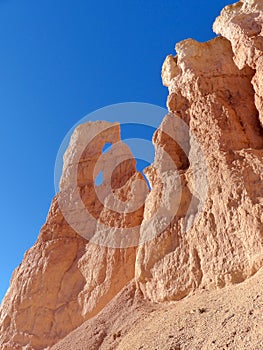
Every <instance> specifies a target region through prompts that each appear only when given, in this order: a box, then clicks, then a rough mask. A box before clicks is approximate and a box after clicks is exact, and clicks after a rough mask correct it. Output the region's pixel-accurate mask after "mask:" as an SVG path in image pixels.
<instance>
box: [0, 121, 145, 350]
mask: <svg viewBox="0 0 263 350" xmlns="http://www.w3.org/2000/svg"><path fill="white" fill-rule="evenodd" d="M89 135H93V136H94V135H97V137H96V139H94V140H93V142H92V143H91V144H89V146H88V147H85V142H86V145H87V144H88V142H87V139H88V137H89ZM119 140H120V127H119V124H111V123H105V122H97V123H96V122H95V123H87V124H84V125H81V126H79V127H78V128H77V129H76V130H75V132H74V133H73V135H72V138H71V143H70V145H69V148H68V150H67V152H66V155H65V165H64V170H63V175H62V179H61V193H60V194H58V195H57V196H56V197H55V198H54V200H53V203H52V205H51V208H50V211H49V214H48V217H47V222H46V224H45V225H44V226H43V228H42V230H41V232H40V236H39V239H38V241H37V242H36V244H35V245H34V246H33V248H31V249H30V250H29V251H28V252H27V253H26V254H25V257H24V260H23V262H22V264H21V265H20V266H19V267H18V268H17V269H16V271H15V272H14V274H13V277H12V281H11V286H10V288H9V290H8V292H7V294H6V296H5V299H4V300H3V303H2V306H1V314H0V317H1V333H0V344H1V349H10V350H11V349H12V350H13V349H35V350H37V349H44V348H46V347H48V346H50V345H52V344H55V343H56V342H57V341H58V340H60V339H62V338H63V337H64V336H66V335H67V334H68V333H70V332H71V331H72V330H73V329H75V328H76V327H78V326H79V325H80V324H82V323H83V322H84V320H86V319H88V318H90V317H92V316H93V315H95V314H96V313H98V311H100V310H101V309H102V308H103V307H104V306H105V305H106V304H107V303H108V302H109V301H110V300H111V299H112V297H113V296H115V295H116V294H117V293H118V292H119V291H120V290H121V289H122V288H123V287H124V286H125V285H126V284H127V283H128V282H129V281H130V280H131V279H132V278H133V277H134V265H135V253H136V249H135V248H134V247H131V248H126V249H118V248H114V246H113V247H112V248H110V247H106V246H105V245H104V246H103V245H98V244H96V243H92V242H91V241H88V240H87V239H85V237H82V236H81V235H80V234H79V233H76V231H74V229H73V228H72V227H71V225H70V224H72V222H73V226H74V219H77V220H80V219H83V220H84V221H81V220H80V221H79V222H78V223H77V224H78V225H80V226H78V225H77V226H75V227H76V228H77V229H78V228H81V227H82V226H81V225H84V226H85V225H86V226H88V228H89V230H88V231H87V232H86V233H87V234H89V235H90V236H89V238H91V239H92V236H94V237H96V235H97V234H99V232H98V227H96V225H94V226H92V224H93V222H90V220H89V219H88V217H87V216H86V217H84V216H81V215H80V216H79V215H78V214H79V213H78V210H76V212H74V208H72V206H71V204H74V205H77V208H78V205H79V204H80V202H76V198H77V197H76V192H78V193H79V195H80V197H81V199H82V200H83V202H85V201H86V203H85V204H86V205H87V207H88V208H89V210H90V211H91V212H92V215H94V217H95V219H96V220H95V223H96V222H97V223H99V221H100V218H102V221H103V220H105V217H106V216H107V215H109V213H108V212H107V209H105V208H103V202H102V203H100V201H99V200H96V197H95V195H96V193H95V191H94V188H93V187H94V185H93V184H94V182H93V177H94V176H96V175H97V174H96V172H95V175H93V167H94V164H95V163H96V162H97V160H98V158H99V157H100V156H101V155H102V149H103V146H104V144H105V143H108V142H110V143H112V149H111V150H110V151H109V152H111V153H110V154H109V157H107V162H106V159H104V161H103V157H104V158H105V157H106V154H105V155H104V156H103V157H102V160H101V162H102V164H101V165H100V169H104V170H105V171H109V168H110V167H111V166H112V163H113V165H115V166H116V164H117V167H115V171H114V173H113V175H112V178H111V181H112V187H113V189H114V190H115V192H116V195H117V196H119V197H120V198H121V199H122V201H123V203H125V200H126V199H127V198H128V197H133V190H134V188H133V187H132V186H131V185H132V184H133V183H134V182H135V181H136V180H137V179H138V177H139V178H140V182H142V181H143V180H142V175H140V174H138V173H137V172H136V169H135V160H134V159H133V158H129V159H128V160H126V161H124V162H123V161H122V158H121V159H120V163H118V161H117V158H118V157H117V156H119V157H123V154H124V155H127V153H129V156H131V154H130V151H129V150H128V149H127V148H125V147H126V146H125V145H124V144H122V143H120V142H119ZM117 143H118V147H117V151H118V152H117V154H116V153H114V144H117ZM83 145H84V147H83ZM121 148H123V149H122V151H123V152H121ZM120 154H122V155H120ZM109 160H110V161H109ZM106 165H107V166H106ZM76 169H77V171H76V175H77V188H76V186H74V181H73V178H72V177H74V175H75V174H74V171H75V170H76ZM100 187H101V189H102V192H103V188H104V187H106V186H105V184H104V183H103V184H102V185H101V186H100ZM103 193H104V201H105V202H106V200H107V195H108V193H105V191H104V192H103ZM141 195H142V193H141ZM60 196H61V197H60ZM63 200H67V201H68V204H69V205H68V206H67V207H66V206H64V207H63V205H61V201H63ZM76 203H77V204H76ZM61 210H62V211H63V213H62V211H61ZM67 210H68V211H71V212H70V213H71V216H68V213H67ZM142 215H143V207H141V208H140V209H139V210H137V212H136V216H134V221H133V223H134V225H135V224H137V226H138V225H140V223H141V220H142ZM65 218H66V219H67V220H68V221H69V223H70V224H69V223H68V222H67V221H66V219H65ZM71 220H73V221H71ZM118 220H119V221H118V222H117V220H116V222H117V223H119V225H120V226H121V225H122V221H121V218H118ZM117 223H116V224H117ZM113 229H114V228H113ZM84 233H85V232H84ZM91 234H93V235H92V236H91ZM113 243H114V242H113ZM102 244H103V241H102Z"/></svg>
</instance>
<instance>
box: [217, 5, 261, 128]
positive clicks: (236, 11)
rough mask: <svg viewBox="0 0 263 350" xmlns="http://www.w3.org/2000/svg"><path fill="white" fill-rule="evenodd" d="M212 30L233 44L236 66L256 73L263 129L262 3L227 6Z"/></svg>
mask: <svg viewBox="0 0 263 350" xmlns="http://www.w3.org/2000/svg"><path fill="white" fill-rule="evenodd" d="M213 29H214V31H215V32H216V33H217V34H221V35H223V36H224V37H225V38H227V39H228V40H229V41H230V42H231V45H232V49H233V53H234V61H235V63H236V65H237V67H238V68H240V69H242V68H244V67H245V66H249V67H251V68H252V69H253V70H254V77H253V79H252V84H253V87H254V89H255V104H256V107H257V109H258V111H259V116H260V121H261V125H262V126H263V84H262V69H263V56H262V51H263V1H262V0H245V1H242V2H241V1H240V2H238V3H236V4H234V5H231V6H227V7H225V8H224V9H223V11H222V12H221V15H220V16H219V17H218V18H217V19H216V21H215V23H214V27H213Z"/></svg>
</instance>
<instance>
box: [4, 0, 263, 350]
mask: <svg viewBox="0 0 263 350" xmlns="http://www.w3.org/2000/svg"><path fill="white" fill-rule="evenodd" d="M262 24H263V1H261V0H259V1H253V0H246V1H242V2H239V3H237V4H234V5H231V6H227V7H226V8H225V9H224V10H223V11H222V13H221V15H220V17H219V18H217V20H216V21H215V24H214V30H215V32H216V33H218V34H221V35H222V36H219V37H217V38H215V39H213V40H211V41H209V42H207V43H198V42H196V41H194V40H192V39H188V40H185V41H183V42H181V43H179V44H177V45H176V51H177V55H176V56H175V57H173V56H171V55H170V56H168V57H167V58H166V60H165V62H164V65H163V70H162V78H163V83H164V85H165V86H167V87H168V89H169V96H168V100H167V106H168V109H169V111H170V113H169V114H168V115H167V116H166V117H165V118H164V120H163V122H162V124H161V125H160V127H159V129H158V130H157V131H156V133H155V135H154V138H153V143H154V145H155V147H156V155H155V160H154V163H153V164H152V165H151V166H150V167H148V168H147V169H146V171H145V173H146V176H147V177H148V179H149V181H150V183H151V187H152V189H151V192H150V193H148V190H147V189H146V186H145V181H144V180H143V177H142V175H141V174H139V173H138V172H136V168H135V161H134V159H133V158H132V156H131V154H130V151H129V149H128V148H126V147H125V145H124V144H122V143H121V142H119V140H120V130H119V125H118V124H117V123H113V124H110V123H106V122H97V123H87V124H84V125H82V126H79V127H78V128H77V129H76V130H75V132H74V134H73V136H72V138H71V142H70V145H69V148H68V150H67V152H66V154H65V159H64V170H63V175H62V179H61V193H60V194H58V195H57V196H56V197H55V199H54V201H53V203H52V205H51V209H50V212H49V214H48V218H47V222H46V224H45V225H44V227H43V228H42V230H41V233H40V236H39V238H38V241H37V242H36V244H35V245H34V247H33V248H31V249H30V250H29V251H28V252H27V253H26V254H25V257H24V260H23V262H22V264H21V265H20V266H19V267H18V269H17V270H16V271H15V272H14V275H13V277H12V281H11V285H10V288H9V290H8V292H7V294H6V297H5V299H4V300H3V303H2V305H1V310H0V320H1V328H0V329H1V334H0V344H1V349H5V350H7V349H10V350H11V349H12V350H13V349H31V350H41V349H47V348H50V347H51V346H52V345H54V344H56V343H57V345H56V346H54V347H53V349H99V348H101V349H117V348H118V349H130V348H132V349H133V348H138V349H189V348H193V349H201V348H202V349H223V348H227V347H228V348H232V349H236V348H238V349H253V350H254V349H261V348H262V343H260V341H261V340H262V334H263V330H262V322H261V324H260V321H262V319H260V317H262V316H260V315H262V298H261V292H260V290H262V283H261V280H262V278H261V277H262V269H261V271H259V270H260V268H261V267H262V266H263V210H262V208H263V185H262V181H263V129H262V126H263V117H262V115H263V107H262V96H263V90H262V69H261V68H262V57H263V56H262V49H263V46H262V45H263V37H262V33H263V31H262ZM178 120H182V121H184V122H185V125H187V128H186V129H184V130H181V129H180V128H179V124H178ZM193 134H194V136H193ZM92 135H97V136H96V137H95V138H93V139H92ZM87 139H88V140H89V141H90V142H89V146H88V147H86V146H85V145H86V140H87ZM84 140H85V142H84ZM174 140H176V141H177V143H176V142H174ZM108 142H110V143H112V145H113V146H112V149H111V150H110V151H109V152H111V153H110V159H111V162H110V164H109V163H108V162H106V160H105V159H104V158H103V155H102V149H103V146H104V145H105V144H106V143H108ZM123 154H125V157H123ZM167 154H168V155H169V156H167ZM127 158H128V159H127ZM97 164H99V167H98V168H96V166H97ZM175 167H176V169H177V171H176V170H175ZM101 169H103V170H104V173H105V174H108V173H112V177H110V178H109V177H108V178H107V177H105V183H104V185H102V186H101V187H100V189H101V191H100V197H99V198H98V196H97V193H96V192H95V191H94V186H93V183H94V178H93V171H95V175H96V174H97V173H98V172H99V171H100V170H101ZM74 182H77V188H75V187H74V186H72V183H74ZM109 183H110V185H111V186H110V187H111V188H112V190H113V194H114V196H115V197H117V198H118V200H119V202H118V203H119V204H118V208H117V209H119V210H120V212H121V209H122V207H123V206H124V207H125V203H126V202H127V203H128V202H129V200H130V199H131V198H133V199H134V202H136V203H137V204H138V205H137V207H136V210H133V211H130V212H129V213H128V214H125V215H124V214H123V212H122V213H121V214H118V215H117V214H116V212H113V211H111V210H110V209H107V206H106V204H107V203H110V201H111V200H112V193H111V192H109V191H108V188H109V187H108V185H109ZM206 185H207V186H206ZM207 191H208V192H207ZM206 192H207V193H206ZM206 195H207V197H206ZM71 203H72V205H71ZM129 203H130V202H129ZM83 204H84V205H85V206H84V208H83ZM85 207H86V208H89V212H90V213H91V214H92V217H91V218H90V219H89V220H88V221H87V219H86V216H83V215H82V213H83V212H84V210H85ZM65 216H66V217H67V218H68V217H70V220H67V221H66V220H65ZM94 219H95V220H94ZM68 221H70V223H71V225H69V224H68ZM103 223H108V224H110V229H109V230H107V234H105V232H104V231H103V230H102V229H101V227H103V226H101V225H103ZM116 227H117V228H116ZM127 227H129V228H132V232H133V235H132V237H133V238H132V240H133V241H132V242H130V243H131V244H130V247H128V245H127V242H126V240H127V237H126V236H125V235H123V234H122V230H123V229H124V228H127ZM76 232H81V233H82V235H81V236H80V235H78V234H77V233H76ZM103 232H104V233H103ZM94 237H95V240H94ZM143 237H152V239H151V240H149V241H147V242H145V243H143V244H139V243H140V242H142V241H145V240H143ZM100 239H102V241H101V243H102V244H98V243H100V241H99V240H100ZM105 240H106V243H107V244H105ZM124 241H125V244H124ZM116 243H117V244H116ZM105 245H106V246H105ZM136 245H138V247H137V248H136ZM116 246H118V247H119V248H115V247H116ZM258 271H259V272H258ZM257 272H258V273H257ZM256 273H257V274H256ZM254 274H256V276H254V277H251V276H253V275H254ZM260 276H261V277H260ZM243 281H244V282H243ZM240 282H243V283H242V284H240V285H237V286H232V287H231V285H235V284H237V283H240ZM253 283H255V286H253ZM223 287H224V288H223ZM123 288H124V289H123ZM221 288H223V289H222V290H221ZM217 289H220V290H217ZM121 290H122V292H121V294H118V293H119V292H120V291H121ZM117 294H118V296H117V297H116V298H115V299H114V300H113V301H112V302H111V303H110V304H109V305H108V306H106V305H107V304H108V303H109V302H110V301H111V300H112V299H113V298H114V297H115V296H116V295H117ZM192 294H195V295H194V296H191V295H192ZM184 297H186V299H185V300H181V299H182V298H184ZM224 298H225V300H223V299H224ZM236 298H241V304H240V305H239V304H238V303H237V302H236ZM179 300H180V301H179ZM253 303H254V304H253ZM252 304H253V305H252ZM105 306H106V307H105ZM167 306H169V307H167ZM166 309H167V310H168V311H165V310H166ZM101 310H102V311H101ZM191 310H192V311H191ZM226 310H228V311H226ZM100 311H101V312H100ZM250 311H251V312H252V313H251V314H249V312H250ZM99 312H100V314H99V315H98V316H96V317H95V318H94V316H95V315H96V314H98V313H99ZM247 313H248V314H247ZM232 314H234V316H232ZM175 315H176V318H178V319H175ZM230 316H231V317H230ZM228 317H229V318H228ZM108 318H109V322H108V323H107V319H108ZM139 318H141V319H143V320H142V321H139ZM184 319H185V320H184ZM86 320H88V321H86ZM85 321H86V323H84V322H85ZM225 324H228V325H229V324H230V328H229V332H228V333H220V334H217V330H218V329H221V328H222V327H223V325H225ZM80 325H82V326H81V327H80V328H78V329H77V330H76V331H74V332H73V333H72V331H73V330H74V329H76V328H77V327H79V326H80ZM173 326H174V327H175V329H176V331H175V333H171V327H173ZM131 327H133V328H132V329H131V331H129V332H128V328H131ZM146 327H148V328H149V329H148V331H147V332H145V330H144V329H145V328H146ZM159 327H161V329H162V334H163V336H162V337H160V336H159V335H158V339H156V337H157V333H158V329H159ZM193 327H197V328H198V329H199V331H198V332H199V335H200V336H199V337H197V338H196V339H195V338H193V337H194V335H193V330H192V328H193ZM220 327H221V328H220ZM248 328H250V330H249V331H246V329H248ZM180 329H181V330H180ZM222 332H223V331H222ZM170 333H171V334H170ZM201 333H203V335H202V336H201ZM138 334H139V335H140V336H139V339H138ZM67 335H68V336H67ZM204 335H205V336H204ZM66 336H67V337H66ZM65 337H66V338H65ZM223 337H224V338H225V339H223ZM63 338H65V339H64V340H63V341H62V342H61V343H59V341H60V340H61V339H63ZM212 338H213V339H212ZM260 338H261V339H260ZM91 339H92V340H91ZM227 339H228V340H227ZM227 344H228V345H227Z"/></svg>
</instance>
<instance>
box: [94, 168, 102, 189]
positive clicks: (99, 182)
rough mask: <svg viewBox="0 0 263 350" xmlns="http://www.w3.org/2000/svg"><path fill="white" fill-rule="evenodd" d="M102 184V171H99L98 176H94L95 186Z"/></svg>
mask: <svg viewBox="0 0 263 350" xmlns="http://www.w3.org/2000/svg"><path fill="white" fill-rule="evenodd" d="M102 183H103V171H100V172H99V174H98V175H97V176H96V179H95V185H96V186H100V185H101V184H102Z"/></svg>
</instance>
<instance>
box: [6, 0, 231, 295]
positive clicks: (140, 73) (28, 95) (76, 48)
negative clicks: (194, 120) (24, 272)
mask: <svg viewBox="0 0 263 350" xmlns="http://www.w3.org/2000/svg"><path fill="white" fill-rule="evenodd" d="M230 2H231V1H230V0H228V1H223V0H217V1H211V0H209V1H202V0H200V1H198V2H197V1H193V0H188V2H187V3H185V2H183V1H179V0H178V1H176V0H173V1H172V0H159V1H155V0H150V1H148V0H146V1H142V0H141V1H139V0H132V1H131V0H129V1H105V0H101V1H99V2H95V1H89V0H77V1H69V0H63V1H61V0H52V1H51V0H38V1H35V0H34V1H33V0H23V1H19V0H0V118H1V131H2V132H1V138H0V147H1V164H2V166H1V172H0V179H1V202H0V215H1V217H0V218H1V220H0V232H1V236H0V237H1V244H0V278H1V279H0V298H2V296H3V295H4V293H5V291H6V289H7V287H8V285H9V279H10V277H11V273H12V271H13V270H14V268H15V267H16V266H18V265H19V263H20V262H21V260H22V258H23V254H24V252H25V251H26V250H27V249H28V248H29V247H30V246H32V245H33V243H34V242H35V240H36V238H37V236H38V233H39V230H40V228H41V226H42V225H43V223H44V221H45V218H46V215H47V212H48V209H49V205H50V202H51V199H52V197H53V195H54V184H53V173H54V164H55V159H56V154H57V151H58V148H59V146H60V143H61V142H62V140H63V138H64V136H65V134H66V133H67V132H68V130H69V129H70V128H71V127H72V126H73V125H74V124H75V123H76V122H78V120H79V119H81V118H82V117H84V116H85V115H86V114H88V113H90V112H92V111H94V110H96V109H98V108H101V107H104V106H107V105H109V104H113V103H120V102H128V101H137V102H147V103H153V104H156V105H159V106H161V107H165V101H166V96H167V89H166V88H165V87H163V86H162V83H161V78H160V71H161V65H162V62H163V61H164V59H165V56H166V55H167V54H170V53H172V54H174V53H175V52H174V46H175V43H176V42H178V41H180V40H183V39H186V38H189V37H191V38H194V39H197V40H199V41H206V40H209V39H210V38H212V37H213V36H214V34H213V33H212V30H211V26H212V23H213V20H214V19H215V17H216V16H217V15H218V14H219V12H220V10H221V9H222V8H223V7H224V6H225V5H227V4H229V3H230Z"/></svg>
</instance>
